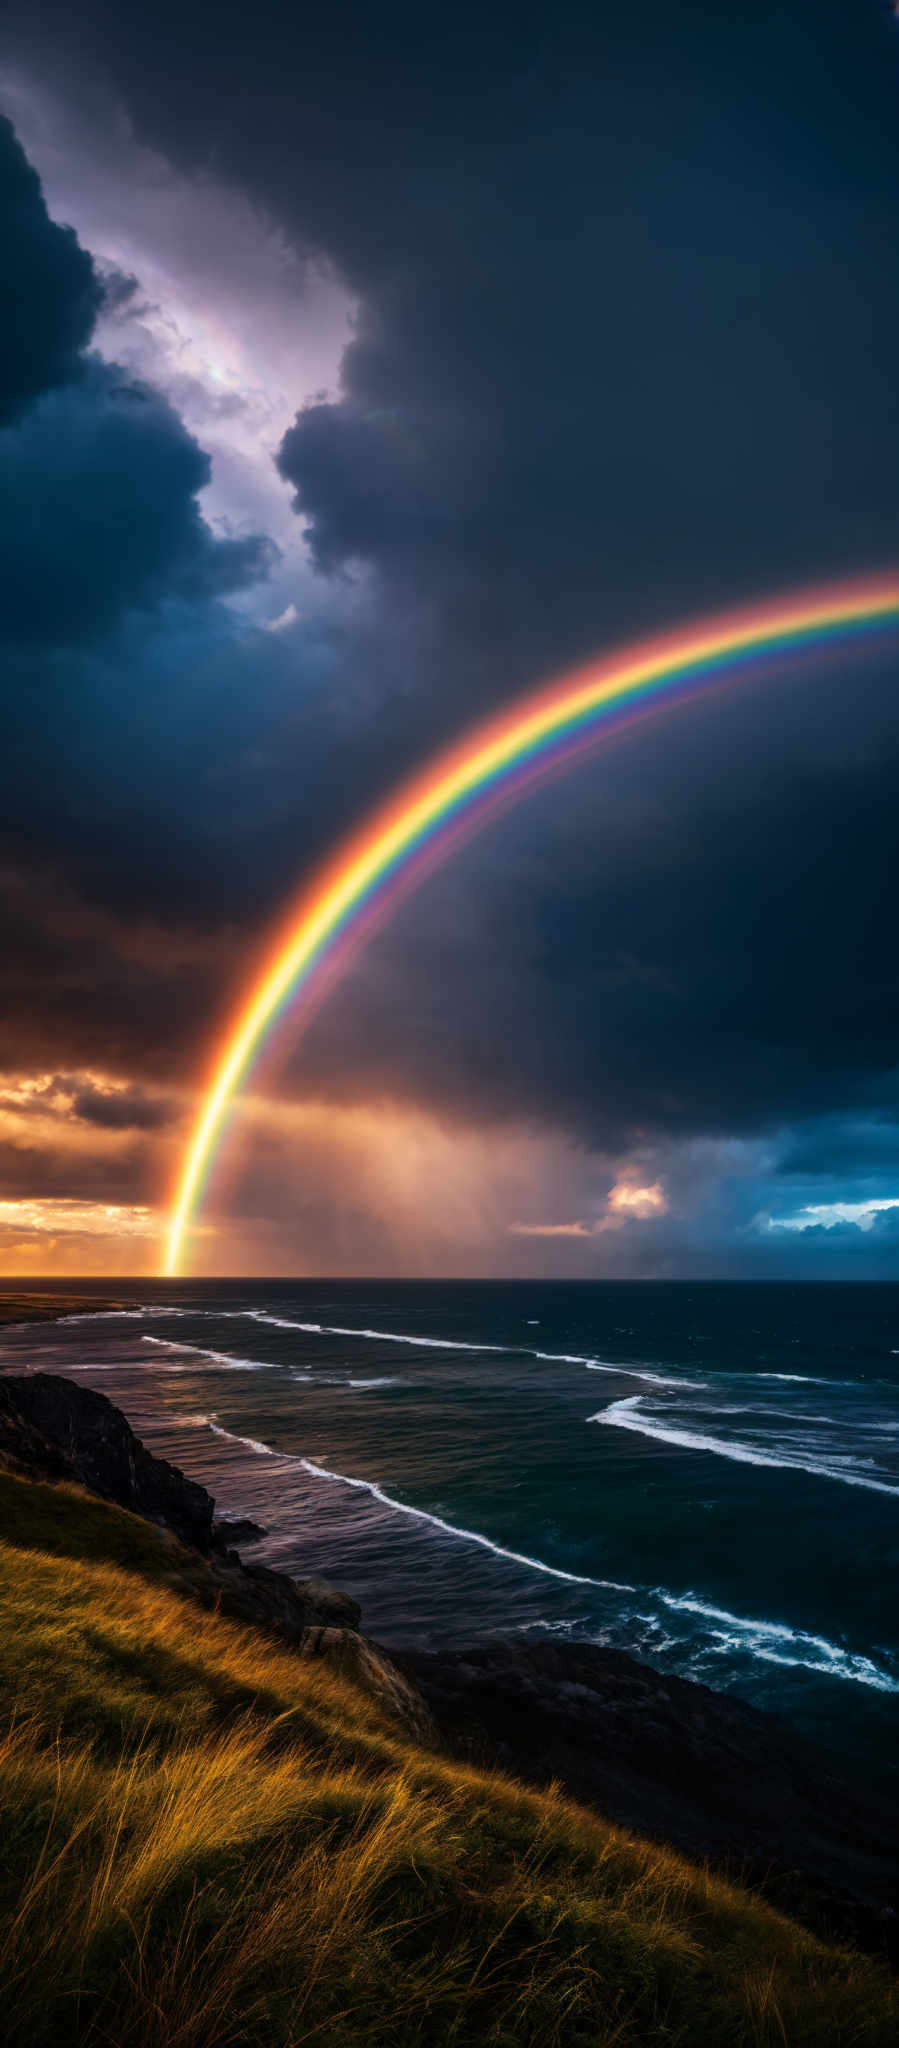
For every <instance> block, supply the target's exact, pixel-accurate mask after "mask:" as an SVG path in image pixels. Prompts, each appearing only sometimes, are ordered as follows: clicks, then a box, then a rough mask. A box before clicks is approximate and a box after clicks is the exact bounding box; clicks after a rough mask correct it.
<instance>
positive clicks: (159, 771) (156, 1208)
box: [0, 0, 899, 1278]
mask: <svg viewBox="0 0 899 2048" xmlns="http://www.w3.org/2000/svg"><path fill="white" fill-rule="evenodd" d="M0 108H2V111H3V114H4V116H5V120H4V124H3V127H2V131H0V190H2V195H3V200H2V203H3V217H4V222H5V225H6V229H7V232H6V233H5V234H4V250H5V254H4V258H3V268H2V272H0V291H2V294H3V301H4V304H3V318H2V324H0V464H2V466H3V489H2V496H0V523H2V548H0V634H2V640H3V649H2V676H3V685H2V687H3V693H4V722H3V747H2V750H0V776H2V817H0V867H2V877H3V888H2V912H0V915H2V922H3V931H2V946H0V975H2V1002H0V1272H4V1273H6V1274H19V1273H22V1274H24V1273H35V1274H36V1273H40V1272H57V1273H65V1272H71V1273H79V1272H81V1273H87V1272H95V1273H102V1272H111V1273H112V1272H117V1273H139V1272H147V1271H153V1270H156V1268H157V1266H158V1262H159V1257H160V1237H161V1232H162V1229H163V1225H164V1217H165V1210H166V1205H167V1203H168V1201H169V1199H170V1196H171V1190H172V1186H173V1181H174V1178H175V1175H176V1172H177V1168H178V1162H179V1158H180V1156H181V1153H182V1149H183V1146H184V1143H185V1139H186V1135H187V1132H188V1130H189V1128H190V1120H191V1116H192V1114H193V1113H194V1111H195V1109H196V1104H197V1100H198V1092H199V1090H200V1089H201V1087H202V1083H203V1079H204V1076H205V1075H206V1074H207V1073H208V1071H209V1067H210V1062H211V1059H212V1057H213V1055H214V1053H215V1050H216V1048H217V1047H218V1045H219V1044H220V1042H221V1038H222V1033H223V1030H224V1027H225V1025H226V1023H227V1019H228V1016H229V1014H230V1011H231V1009H232V1008H233V1005H234V1004H235V1002H236V1001H238V1000H239V998H240V996H241V993H242V991H243V989H244V988H245V987H246V985H247V984H248V982H249V981H250V980H251V979H252V975H253V971H254V966H255V964H256V963H257V961H258V960H259V959H260V958H261V957H262V954H263V953H264V950H265V945H266V940H267V935H268V934H269V933H270V932H271V930H272V928H273V926H274V925H276V924H277V922H278V920H279V917H280V916H281V914H282V913H283V908H284V905H285V903H286V902H289V901H290V899H291V897H292V896H293V895H294V894H295V893H296V891H297V889H298V887H299V885H300V883H301V881H302V878H303V876H304V874H306V873H308V872H309V870H310V867H311V866H312V865H313V864H314V863H315V861H316V860H317V859H319V858H321V857H322V856H323V855H325V854H326V853H327V852H328V851H329V849H330V848H332V847H333V845H334V844H335V842H336V841H337V840H338V839H339V837H340V835H341V834H342V833H343V832H344V831H345V830H347V829H348V828H350V827H351V826H352V825H353V824H354V823H355V822H356V821H357V820H358V819H359V818H360V817H361V816H362V815H364V813H365V811H366V809H367V808H369V807H370V806H371V805H372V804H373V803H374V802H375V801H376V800H377V799H379V798H380V797H382V796H383V795H384V794H385V793H386V792H387V791H388V790H389V788H390V787H391V785H392V784H393V783H394V782H396V781H398V780H399V779H400V778H401V776H402V775H403V774H404V773H405V772H406V770H407V769H409V768H410V767H411V766H412V765H413V764H414V763H416V762H418V761H420V760H422V759H423V758H425V757H426V756H427V754H428V753H429V751H430V750H431V749H433V748H434V747H436V746H437V745H439V744H440V743H442V742H444V741H446V740H447V739H448V738H450V737H452V736H454V735H456V734H458V733H459V732H461V731H463V730H464V729H465V727H466V725H468V724H470V723H471V722H472V721H473V720H475V719H476V718H477V717H479V716H481V715H483V714H484V713H485V712H487V711H489V710H491V709H493V708H496V707H498V706H499V705H501V704H503V703H506V702H510V701H512V700H513V699H514V698H515V697H516V696H517V695H519V694H520V693H522V692H523V691H524V690H525V689H527V687H528V686H530V685H533V684H535V683H537V682H538V681H541V680H545V679H546V678H548V677H552V676H554V675H557V674H559V673H561V672H563V671H564V670H565V668H566V667H567V666H570V665H571V664H573V663H576V662H578V661H582V660H584V659H586V658H587V657H589V656H590V655H592V654H595V653H597V652H600V651H602V650H605V649H608V648H611V647H613V646H615V645H616V644H618V643H621V642H623V641H626V640H627V639H628V638H631V637H635V636H640V635H644V634H645V633H646V632H647V631H651V630H655V629H657V628H663V627H665V626H667V625H669V624H676V623H678V622H680V621H682V620H686V619H688V618H690V617H691V616H694V615H696V614H701V613H702V612H704V611H708V610H710V609H717V608H722V607H726V606H728V605H730V604H732V603H733V604H736V603H739V602H741V601H744V600H747V599H754V598H756V597H760V596H763V595H765V594H767V593H775V594H776V593H779V592H786V591H788V590H790V589H791V588H792V587H794V586H796V585H800V584H803V583H809V582H812V583H826V582H827V580H828V579H831V578H840V579H845V578H847V577H850V576H852V575H854V574H856V573H864V572H867V571H871V570H883V569H890V568H895V566H896V563H897V560H899V530H897V524H899V522H897V456H899V408H897V365H899V267H897V264H896V261H895V247H896V227H897V218H899V210H897V202H899V24H897V22H896V20H895V18H894V13H893V10H892V8H891V7H890V6H889V5H888V4H887V0H851V4H850V0H754V4H753V5H752V6H751V7H749V6H746V7H742V6H737V7H731V8H722V7H721V6H720V5H719V4H717V0H716V4H712V0H683V4H678V0H667V4H666V5H664V6H663V5H660V4H657V0H645V4H644V5H642V6H641V7H634V6H633V5H632V4H630V0H629V4H627V5H625V4H623V0H622V4H620V5H619V4H618V0H607V4H603V5H602V6H599V7H597V6H595V5H594V6H589V7H588V6H585V5H569V4H567V0H557V4H554V5H553V6H552V7H550V6H548V5H545V4H544V5H541V6H530V5H528V4H527V0H519V4H518V5H517V6H515V7H514V8H512V7H508V8H507V7H504V6H500V5H497V4H492V0H481V4H479V5H478V6H476V7H475V6H469V5H467V4H465V0H461V4H457V5H454V6H453V7H448V6H443V5H442V4H439V0H438V4H436V5H435V6H432V7H431V8H428V9H422V8H420V7H412V6H408V5H382V6H373V5H370V4H366V5H362V4H355V0H348V4H341V0H335V4H334V5H332V6H331V7H330V8H328V9H327V10H321V11H319V10H317V9H312V8H304V7H293V8H287V7H285V6H284V5H283V4H277V5H276V4H274V0H257V4H256V6H255V7H254V8H253V9H251V10H248V9H247V8H246V7H245V6H238V5H236V4H234V0H219V4H217V5H216V6H215V7H212V6H211V5H210V6H206V5H204V4H200V0H178V4H177V5H175V4H174V0H155V4H154V5H153V6H152V7H151V8H148V9H144V10H135V9H126V8H123V7H121V5H120V4H118V0H116V4H115V5H114V4H112V0H83V4H82V5H81V6H79V8H78V9H77V10H74V11H73V10H72V9H71V7H70V6H69V5H68V4H66V5H62V4H61V0H59V4H57V0H28V5H27V6H26V5H24V4H20V0H13V4H12V6H11V8H8V9H7V12H6V26H5V29H4V32H3V40H2V45H0ZM897 795H899V655H897V649H896V647H895V645H894V646H893V648H892V649H890V648H889V647H881V648H880V649H879V651H877V652H872V651H869V652H867V653H865V654H861V653H859V652H858V650H856V651H854V652H853V653H851V654H847V653H846V652H845V651H844V653H843V654H842V655H841V656H840V658H839V659H836V658H835V657H833V656H831V657H830V658H829V659H827V660H826V661H822V660H818V661H817V662H816V663H814V664H809V663H807V662H806V663H805V664H803V665H801V666H798V667H792V668H789V669H787V670H784V671H781V672H779V673H777V674H776V675H772V676H771V677H769V678H768V679H767V680H766V681H765V682H764V683H760V682H759V681H758V680H756V681H754V682H749V683H745V684H743V685H741V686H739V687H732V688H730V689H728V690H727V691H724V692H721V693H720V694H718V695H717V696H714V697H712V698H705V699H702V698H700V699H699V700H697V701H696V702H695V703H694V704H693V705H692V706H690V707H689V708H681V709H680V710H678V711H677V712H676V713H671V714H670V715H667V716H664V717H658V718H656V719H654V720H653V721H651V722H649V723H647V724H643V725H639V726H637V727H636V728H635V729H633V730H631V731H630V732H629V733H628V734H626V735H619V736H617V737H616V739H615V740H614V742H612V743H610V744H608V745H606V746H605V747H604V748H600V749H599V750H597V751H595V752H593V753H592V754H591V755H590V756H589V758H585V759H583V760H582V761H581V762H580V763H579V764H578V765H576V766H575V767H572V768H571V769H570V770H569V771H568V772H567V774H566V775H565V777H564V779H556V780H554V781H552V782H551V783H548V784H547V785H546V786H544V787H542V788H541V789H539V790H537V791H533V792H532V793H531V794H530V795H528V796H526V797H524V798H523V799H522V800H521V802H520V803H518V804H517V806H516V807H515V808H514V810H510V811H507V812H506V813H505V814H504V815H503V816H502V817H499V818H497V819H495V820H494V821H493V823H491V824H490V825H489V826H487V827H485V829H483V830H482V831H481V832H480V833H479V834H478V836H477V837H476V838H474V839H473V840H472V841H471V842H470V843H468V844H467V845H466V846H465V847H464V849H463V850H461V851H460V852H458V853H457V854H456V855H455V856H454V857H453V858H452V859H451V860H450V861H448V862H447V863H446V864H445V865H444V866H443V867H441V868H440V869H439V871H437V872H436V873H434V874H432V875H431V876H430V877H429V879H427V880H426V881H425V882H423V883H422V885H421V886H420V887H419V888H418V890H417V892H416V893H415V894H414V895H413V896H411V897H409V898H408V899H407V900H406V901H405V902H404V903H403V905H402V907H401V908H400V909H399V910H398V911H397V912H396V914H395V915H394V916H393V918H392V919H391V921H390V922H389V923H388V924H386V925H384V926H382V928H381V929H380V930H379V931H378V932H377V933H376V934H375V935H374V937H373V938H372V940H371V942H370V943H369V945H368V946H367V947H366V948H365V949H364V950H363V951H362V952H361V953H359V954H358V956H357V957H356V959H355V960H354V962H353V965H352V967H351V969H350V970H349V971H348V972H347V973H346V975H345V976H344V978H343V979H342V980H341V982H340V983H339V985H338V986H337V987H335V988H334V989H333V991H332V992H331V994H330V996H329V998H328V1000H327V1002H326V1003H325V1004H324V1005H323V1006H322V1007H321V1008H320V1010H319V1011H318V1013H317V1015H316V1016H315V1017H314V1019H313V1020H312V1021H311V1022H310V1024H309V1025H308V1027H307V1029H306V1030H305V1032H304V1033H303V1035H302V1036H300V1034H299V1031H298V1029H296V1030H293V1031H292V1030H291V1026H290V1021H289V1019H288V1021H287V1024H286V1025H285V1028H284V1029H283V1030H282V1031H281V1033H280V1034H279V1037H278V1043H277V1047H276V1048H275V1051H274V1052H273V1055H272V1057H271V1058H269V1059H268V1060H267V1062H266V1063H265V1064H264V1066H263V1067H262V1068H261V1069H260V1070H259V1071H258V1073H257V1075H256V1076H255V1078H254V1082H253V1086H252V1090H251V1092H250V1093H249V1094H248V1095H247V1096H246V1098H245V1099H244V1100H243V1101H242V1103H241V1105H240V1107H239V1110H238V1113H237V1114H236V1115H235V1117H234V1119H233V1122H232V1125H231V1128H230V1132H229V1136H228V1140H227V1143H226V1145H225V1147H224V1149H223V1153H222V1156H221V1160H220V1163H219V1169H218V1171H217V1173H216V1176H215V1179H214V1181H213V1184H212V1187H211V1189H210V1192H209V1196H208V1199H207V1201H206V1203H205V1205H204V1207H203V1210H202V1213H201V1216H200V1220H199V1228H198V1231H197V1234H196V1236H195V1239H194V1244H193V1250H192V1255H191V1267H192V1270H194V1271H205V1272H210V1273H228V1272H237V1273H253V1272H256V1273H265V1272H268V1273H273V1272H279V1273H319V1272H321V1273H324V1272H331V1273H338V1272H343V1273H354V1272H355V1273H374V1272H382V1273H391V1274H397V1273H400V1274H401V1273H410V1274H416V1275H418V1274H429V1273H434V1274H440V1273H471V1274H529V1273H533V1274H548V1275H560V1276H563V1275H568V1274H571V1275H625V1276H632V1275H645V1276H647V1277H652V1276H656V1275H658V1276H673V1277H677V1276H680V1275H687V1274H690V1275H694V1274H706V1275H709V1276H747V1277H751V1276H770V1277H779V1276H783V1277H799V1278H801V1277H810V1278H811V1277H839V1276H841V1275H845V1276H846V1277H872V1278H874V1277H883V1278H886V1277H890V1276H891V1275H892V1276H895V1275H896V1274H897V1273H899V965H897V948H896V884H895V876H896V867H897V853H899V802H897ZM297 1023H298V1020H297Z"/></svg>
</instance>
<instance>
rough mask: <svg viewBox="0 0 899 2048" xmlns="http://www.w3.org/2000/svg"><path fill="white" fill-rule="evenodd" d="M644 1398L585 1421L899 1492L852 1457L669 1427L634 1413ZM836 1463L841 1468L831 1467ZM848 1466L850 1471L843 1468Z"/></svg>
mask: <svg viewBox="0 0 899 2048" xmlns="http://www.w3.org/2000/svg"><path fill="white" fill-rule="evenodd" d="M646 1398H647V1397H646V1396H645V1395H643V1394H631V1395H629V1396H628V1397H627V1399H626V1400H623V1401H612V1402H610V1404H609V1406H608V1408H601V1409H600V1410H599V1412H598V1413H597V1414H596V1415H588V1417H587V1421H588V1422H604V1423H606V1424H607V1425H609V1426H610V1427H611V1428H613V1429H631V1430H633V1431H635V1433H636V1434H637V1435H638V1436H649V1437H656V1438H657V1439H658V1440H659V1442H660V1443H667V1444H677V1445H679V1446H680V1448H681V1449H682V1450H685V1451H709V1452H711V1453H712V1454H713V1456H715V1457H719V1458H732V1459H733V1460H734V1462H735V1463H736V1464H738V1465H775V1466H779V1467H785V1468H786V1469H787V1470H789V1471H793V1472H806V1473H808V1474H809V1476H810V1478H812V1479H838V1480H841V1481H842V1484H843V1485H844V1486H863V1487H866V1488H867V1489H868V1490H869V1491H870V1492H872V1493H890V1494H899V1487H897V1486H888V1485H887V1482H886V1480H885V1479H867V1478H865V1476H864V1475H863V1473H861V1472H860V1471H859V1470H858V1469H857V1461H856V1460H854V1459H852V1458H847V1459H843V1458H838V1457H837V1456H836V1455H834V1457H833V1458H831V1459H829V1460H828V1461H827V1462H824V1461H823V1460H821V1459H820V1458H808V1459H803V1458H784V1457H779V1456H778V1455H777V1453H776V1452H774V1451H760V1450H756V1449H754V1448H751V1447H750V1446H749V1445H747V1444H736V1443H722V1441H721V1438H720V1437H716V1436H705V1435H704V1434H703V1433H702V1432H701V1431H699V1430H691V1429H677V1428H673V1427H672V1425H671V1424H670V1423H668V1422H662V1421H661V1420H660V1418H659V1417H658V1416H652V1415H644V1414H643V1413H642V1412H641V1413H640V1414H639V1415H638V1414H637V1413H636V1410H637V1408H638V1407H639V1405H640V1403H641V1402H642V1401H643V1400H645V1399H646ZM837 1464H839V1465H840V1466H842V1467H843V1469H842V1470H840V1471H836V1470H835V1469H834V1467H835V1466H836V1465H837ZM848 1467H852V1469H851V1470H849V1469H846V1468H848Z"/></svg>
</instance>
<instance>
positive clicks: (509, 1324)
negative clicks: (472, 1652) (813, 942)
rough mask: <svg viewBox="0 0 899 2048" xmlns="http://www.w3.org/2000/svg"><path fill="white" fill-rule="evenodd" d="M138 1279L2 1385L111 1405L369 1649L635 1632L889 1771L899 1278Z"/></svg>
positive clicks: (679, 1668) (897, 1520) (897, 1683)
mask: <svg viewBox="0 0 899 2048" xmlns="http://www.w3.org/2000/svg"><path fill="white" fill-rule="evenodd" d="M71 1284H72V1283H70V1282H67V1283H60V1288H61V1289H62V1288H63V1287H64V1286H65V1287H68V1288H69V1290H70V1289H71ZM79 1286H80V1283H79ZM90 1286H91V1283H87V1287H86V1288H85V1290H84V1291H88V1290H89V1288H90ZM96 1291H97V1293H98V1294H100V1293H102V1292H106V1293H107V1294H108V1292H109V1287H108V1283H107V1285H106V1287H105V1288H102V1287H101V1286H100V1284H99V1283H97V1287H96ZM124 1291H127V1294H128V1297H129V1299H131V1300H133V1301H134V1302H135V1303H137V1304H139V1306H136V1307H134V1308H133V1309H131V1310H130V1311H128V1312H125V1313H121V1314H114V1315H108V1314H104V1313H102V1312H99V1311H98V1313H97V1315H96V1316H91V1317H89V1318H87V1319H85V1318H84V1317H78V1318H75V1319H70V1320H61V1321H59V1322H56V1323H51V1324H45V1325H41V1326H38V1327H34V1328H28V1329H26V1328H21V1329H9V1330H6V1331H5V1332H4V1333H3V1339H2V1358H0V1363H2V1366H3V1368H4V1369H5V1370H7V1371H22V1370H24V1369H28V1368H29V1367H32V1366H33V1367H34V1368H35V1369H39V1370H43V1371H48V1372H62V1373H67V1374H70V1375H72V1376H73V1377H75V1378H78V1379H79V1380H81V1381H82V1382H83V1383H86V1384H88V1385H91V1386H95V1387H97V1388H98V1389H100V1390H102V1391H103V1392H105V1393H107V1394H108V1395H109V1396H110V1397H111V1398H112V1399H113V1400H114V1401H116V1402H117V1403H118V1404H119V1406H120V1407H122V1408H123V1409H124V1411H125V1413H126V1414H127V1416H128V1418H129V1420H130V1421H131V1423H132V1424H133V1426H134V1428H135V1429H136V1430H137V1431H138V1433H139V1434H140V1435H141V1436H142V1437H143V1439H144V1441H145V1443H146V1444H147V1445H148V1447H149V1448H150V1449H151V1450H152V1451H154V1452H156V1453H157V1454H158V1455H160V1456H163V1457H167V1458H170V1459H172V1460H173V1461H174V1462H175V1463H176V1464H178V1465H180V1466H181V1467H182V1468H183V1470H184V1471H185V1472H188V1473H190V1474H192V1475H193V1476H194V1477H196V1478H199V1479H201V1480H203V1482H204V1483H205V1484H206V1485H207V1486H208V1487H209V1489H210V1491H211V1492H212V1493H214V1494H215V1497H216V1500H217V1502H218V1505H219V1511H220V1512H221V1513H223V1514H226V1515H228V1514H234V1515H237V1514H249V1515H252V1516H253V1517H254V1518H255V1519H256V1520H258V1521H260V1522H262V1523H263V1524H264V1525H265V1527H266V1529H267V1532H268V1533H267V1535H266V1538H265V1540H264V1541H263V1542H262V1543H260V1544H258V1545H256V1546H254V1548H253V1551H252V1553H248V1555H252V1557H253V1558H258V1559H259V1560H260V1561H261V1562H265V1563H269V1564H272V1565H274V1566H276V1567H277V1568H278V1569H280V1570H286V1571H290V1572H292V1573H294V1574H296V1575H298V1576H306V1575H310V1574H317V1575H319V1576H321V1577H326V1578H330V1579H332V1580H333V1581H334V1582H335V1583H336V1584H337V1585H339V1586H341V1587H343V1588H345V1589H346V1590H347V1591H348V1592H350V1593H352V1594H354V1595H355V1597H356V1598H357V1599H358V1600H360V1601H361V1603H362V1608H363V1615H364V1626H365V1627H366V1629H367V1630H368V1632H369V1634H371V1635H373V1636H375V1637H377V1638H378V1639H380V1640H381V1641H382V1642H385V1643H388V1644H389V1643H395V1644H397V1645H399V1644H404V1643H405V1644H411V1643H418V1644H431V1645H436V1644H441V1643H455V1644H463V1643H466V1642H471V1641H474V1640H476V1639H477V1638H479V1637H483V1636H485V1635H489V1634H495V1633H504V1634H512V1635H523V1636H531V1637H534V1636H541V1635H543V1636H554V1637H556V1638H559V1639H562V1640H564V1639H565V1638H572V1639H573V1638H582V1639H587V1640H590V1641H594V1642H599V1643H607V1644H613V1645H615V1646H617V1647H619V1648H624V1649H629V1650H631V1651H632V1652H633V1653H634V1654H635V1655H636V1656H638V1657H642V1658H645V1659H646V1660H647V1661H648V1662H650V1663H651V1664H654V1665H655V1666H656V1667H657V1668H659V1669H661V1670H670V1671H672V1672H676V1673H678V1674H680V1675H681V1676H685V1677H689V1678H696V1679H701V1680H703V1681H705V1683H706V1684H709V1685H713V1686H716V1687H718V1688H720V1689H723V1690H726V1691H729V1692H733V1693H736V1694H739V1695H741V1696H742V1697H743V1698H745V1699H747V1700H750V1701H752V1702H754V1703H755V1704H756V1705H758V1706H761V1707H764V1708H767V1709H768V1710H769V1711H774V1712H777V1713H780V1714H782V1715H784V1716H786V1717H787V1718H788V1719H789V1720H790V1721H791V1722H793V1723H794V1724H795V1725H798V1726H801V1727H803V1728H804V1729H805V1730H806V1731H807V1732H809V1733H811V1734H813V1735H816V1736H817V1737H819V1738H820V1739H821V1740H823V1741H825V1742H826V1743H827V1744H828V1745H829V1746H830V1747H831V1748H832V1749H836V1750H838V1751H840V1752H841V1753H842V1754H843V1756H844V1757H846V1758H847V1759H849V1758H850V1757H851V1758H854V1759H855V1760H856V1762H857V1763H859V1764H860V1765H861V1766H862V1767H863V1768H865V1769H866V1770H869V1771H870V1772H871V1774H872V1776H879V1775H881V1774H882V1773H883V1772H884V1771H889V1770H890V1769H891V1768H893V1767H895V1765H896V1762H897V1758H899V1742H897V1730H899V1602H897V1600H896V1566H897V1562H899V1286H841V1285H834V1286H789V1285H777V1286H769V1285H765V1284H756V1285H740V1284H734V1285H717V1284H709V1285H696V1284H690V1285H668V1284H644V1285H631V1284H627V1283H614V1284H609V1283H589V1282H588V1283H581V1284H569V1283H559V1284H543V1283H538V1282H528V1283H522V1282H503V1283H500V1282H485V1283H472V1282H464V1281H434V1282H427V1283H417V1282H394V1281H377V1280H372V1281H352V1282H350V1281H333V1280H326V1281H319V1282H314V1281H254V1282H246V1283H240V1282H197V1281H184V1282H171V1281H166V1282H162V1281H159V1282H149V1283H144V1284H138V1285H134V1286H133V1285H130V1284H129V1285H128V1287H127V1290H123V1292H124Z"/></svg>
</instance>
